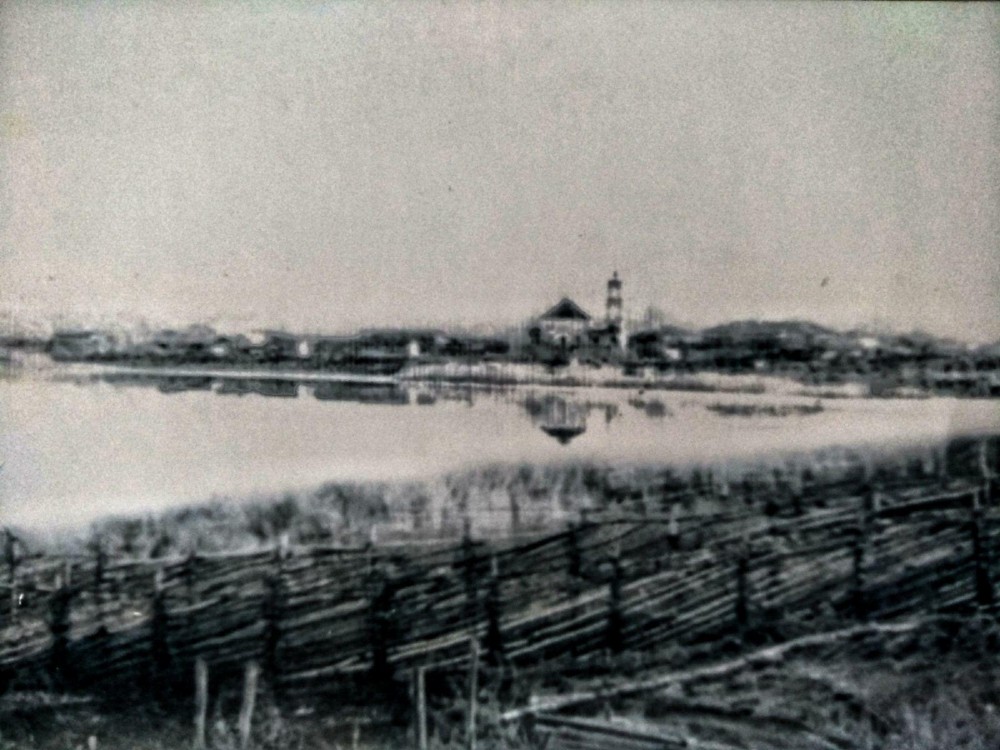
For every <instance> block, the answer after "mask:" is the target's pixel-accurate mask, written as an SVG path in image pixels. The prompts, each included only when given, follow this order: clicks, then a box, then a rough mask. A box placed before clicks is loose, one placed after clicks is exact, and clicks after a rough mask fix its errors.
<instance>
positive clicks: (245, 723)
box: [238, 661, 260, 750]
mask: <svg viewBox="0 0 1000 750" xmlns="http://www.w3.org/2000/svg"><path fill="white" fill-rule="evenodd" d="M259 676H260V667H258V666H257V662H255V661H251V662H247V665H246V668H245V669H244V672H243V702H242V704H241V705H240V718H239V723H238V727H239V733H240V748H241V750H246V748H247V747H249V746H250V728H251V722H252V721H253V708H254V704H255V703H256V701H257V678H258V677H259Z"/></svg>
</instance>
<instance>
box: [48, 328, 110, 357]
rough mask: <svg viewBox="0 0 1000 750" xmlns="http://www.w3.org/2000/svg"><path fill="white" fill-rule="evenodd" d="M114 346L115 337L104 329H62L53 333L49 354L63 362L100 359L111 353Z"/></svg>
mask: <svg viewBox="0 0 1000 750" xmlns="http://www.w3.org/2000/svg"><path fill="white" fill-rule="evenodd" d="M114 348H115V341H114V339H113V338H112V336H111V335H110V334H108V333H104V332H103V331H89V330H62V331H56V332H55V333H53V335H52V340H51V341H50V342H49V355H50V356H51V357H52V359H54V360H57V361H61V362H69V361H74V360H84V359H100V358H102V357H106V356H108V355H110V354H111V353H112V352H113V351H114Z"/></svg>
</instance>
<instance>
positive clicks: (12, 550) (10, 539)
mask: <svg viewBox="0 0 1000 750" xmlns="http://www.w3.org/2000/svg"><path fill="white" fill-rule="evenodd" d="M5 536H6V538H7V544H6V547H5V550H4V556H5V557H6V560H7V570H8V576H9V580H10V621H11V624H13V623H16V622H17V614H18V613H17V610H18V609H19V607H20V596H19V595H18V592H17V568H18V562H19V560H18V554H17V552H18V549H17V547H18V541H17V537H16V536H14V535H13V534H12V533H11V532H10V531H9V530H8V531H7V532H6V533H5Z"/></svg>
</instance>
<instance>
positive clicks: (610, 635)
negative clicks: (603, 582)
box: [606, 553, 625, 654]
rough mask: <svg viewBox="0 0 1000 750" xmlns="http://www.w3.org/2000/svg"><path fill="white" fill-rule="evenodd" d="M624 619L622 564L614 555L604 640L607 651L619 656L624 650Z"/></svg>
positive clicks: (609, 582) (616, 555)
mask: <svg viewBox="0 0 1000 750" xmlns="http://www.w3.org/2000/svg"><path fill="white" fill-rule="evenodd" d="M624 624H625V623H624V617H623V615H622V564H621V559H620V557H619V555H618V554H617V553H616V554H615V555H614V557H612V559H611V578H610V580H609V581H608V624H607V631H606V639H607V645H608V650H609V651H611V653H613V654H620V653H621V652H622V651H623V650H624V646H625V643H624V636H625V633H624V630H625V628H624Z"/></svg>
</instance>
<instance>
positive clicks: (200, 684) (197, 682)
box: [194, 656, 208, 750]
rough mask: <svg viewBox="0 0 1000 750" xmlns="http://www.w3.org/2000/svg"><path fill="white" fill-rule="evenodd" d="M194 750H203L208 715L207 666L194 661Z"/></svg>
mask: <svg viewBox="0 0 1000 750" xmlns="http://www.w3.org/2000/svg"><path fill="white" fill-rule="evenodd" d="M194 702H195V709H194V750H205V717H206V715H207V713H208V665H207V664H206V663H205V660H204V659H203V658H202V657H200V656H199V657H198V658H197V659H195V661H194Z"/></svg>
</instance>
